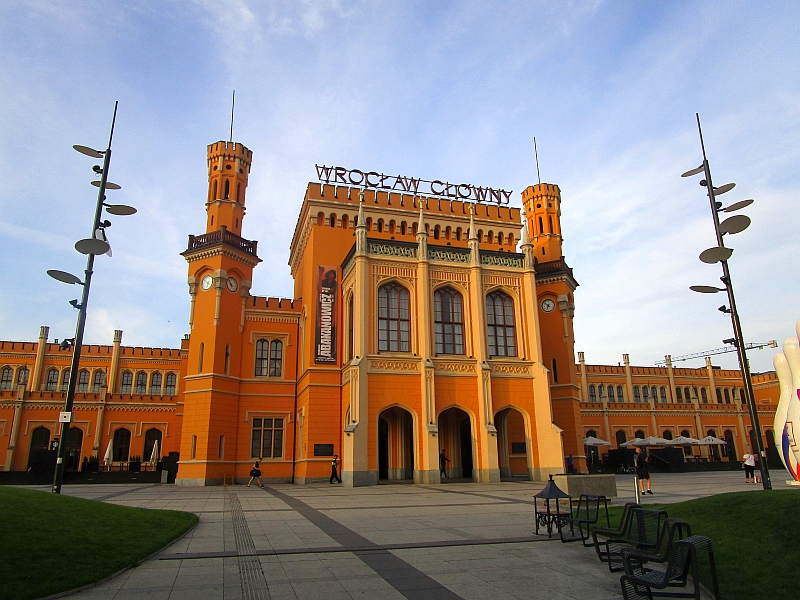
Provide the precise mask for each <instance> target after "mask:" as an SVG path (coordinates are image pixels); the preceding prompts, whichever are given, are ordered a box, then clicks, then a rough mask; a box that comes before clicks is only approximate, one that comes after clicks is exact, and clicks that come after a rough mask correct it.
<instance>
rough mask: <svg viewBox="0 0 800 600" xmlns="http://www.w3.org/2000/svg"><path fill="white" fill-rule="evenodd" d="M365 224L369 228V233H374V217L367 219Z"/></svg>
mask: <svg viewBox="0 0 800 600" xmlns="http://www.w3.org/2000/svg"><path fill="white" fill-rule="evenodd" d="M364 224H365V225H366V226H367V231H372V217H367V220H366V222H365V223H364Z"/></svg>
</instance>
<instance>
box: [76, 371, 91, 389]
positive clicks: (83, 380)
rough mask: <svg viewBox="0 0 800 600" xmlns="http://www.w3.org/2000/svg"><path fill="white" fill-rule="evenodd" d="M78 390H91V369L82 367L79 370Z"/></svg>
mask: <svg viewBox="0 0 800 600" xmlns="http://www.w3.org/2000/svg"><path fill="white" fill-rule="evenodd" d="M78 391H79V392H88V391H89V371H87V370H86V369H81V370H80V371H79V372H78Z"/></svg>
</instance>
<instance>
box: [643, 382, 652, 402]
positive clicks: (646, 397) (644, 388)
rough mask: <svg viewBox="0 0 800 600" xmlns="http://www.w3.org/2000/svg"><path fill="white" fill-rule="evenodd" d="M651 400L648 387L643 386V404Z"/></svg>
mask: <svg viewBox="0 0 800 600" xmlns="http://www.w3.org/2000/svg"><path fill="white" fill-rule="evenodd" d="M649 398H650V392H649V391H648V389H647V386H646V385H643V386H642V401H643V402H647V400H648V399H649Z"/></svg>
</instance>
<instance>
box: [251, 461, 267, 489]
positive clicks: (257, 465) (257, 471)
mask: <svg viewBox="0 0 800 600" xmlns="http://www.w3.org/2000/svg"><path fill="white" fill-rule="evenodd" d="M253 479H258V487H262V488H263V487H264V484H262V483H261V459H260V458H259V459H257V460H256V462H254V463H253V468H252V469H250V481H248V482H247V487H250V484H251V483H253Z"/></svg>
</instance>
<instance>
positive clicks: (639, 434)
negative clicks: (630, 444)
mask: <svg viewBox="0 0 800 600" xmlns="http://www.w3.org/2000/svg"><path fill="white" fill-rule="evenodd" d="M633 437H635V438H637V439H640V440H643V439H644V438H645V437H646V436H645V435H644V431H642V430H641V429H637V430H636V433H634V434H633Z"/></svg>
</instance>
